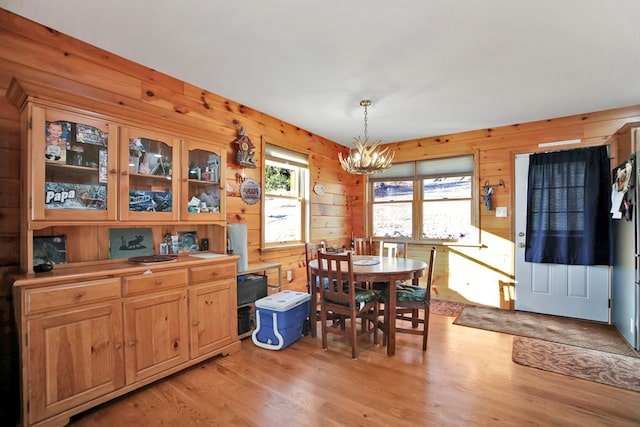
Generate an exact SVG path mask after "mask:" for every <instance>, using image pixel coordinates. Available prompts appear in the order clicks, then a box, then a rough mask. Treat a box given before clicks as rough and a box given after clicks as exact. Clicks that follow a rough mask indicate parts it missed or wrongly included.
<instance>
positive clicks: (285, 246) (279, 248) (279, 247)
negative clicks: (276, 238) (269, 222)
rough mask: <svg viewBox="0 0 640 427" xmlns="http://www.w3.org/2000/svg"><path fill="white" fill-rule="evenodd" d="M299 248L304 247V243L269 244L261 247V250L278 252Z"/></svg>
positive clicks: (263, 251)
mask: <svg viewBox="0 0 640 427" xmlns="http://www.w3.org/2000/svg"><path fill="white" fill-rule="evenodd" d="M298 248H301V249H304V243H291V244H282V245H274V246H267V247H264V248H260V252H262V253H266V252H278V251H286V250H289V249H298Z"/></svg>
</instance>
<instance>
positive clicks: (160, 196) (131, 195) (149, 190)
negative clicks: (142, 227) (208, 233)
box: [120, 128, 179, 221]
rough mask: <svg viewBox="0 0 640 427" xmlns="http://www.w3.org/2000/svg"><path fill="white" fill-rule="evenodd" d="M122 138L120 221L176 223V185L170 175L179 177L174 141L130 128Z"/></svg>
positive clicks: (170, 138)
mask: <svg viewBox="0 0 640 427" xmlns="http://www.w3.org/2000/svg"><path fill="white" fill-rule="evenodd" d="M122 136H123V137H122V141H121V143H120V201H121V209H120V219H123V220H141V221H155V220H176V219H177V218H178V209H177V204H176V200H175V198H177V197H178V196H177V195H178V185H177V182H176V181H175V180H174V179H173V175H174V173H179V164H178V161H177V159H178V154H179V152H178V151H177V150H178V148H177V147H178V141H177V140H176V139H175V138H173V137H171V136H168V135H164V134H160V133H156V132H152V131H147V130H143V129H134V128H125V129H124V130H123V132H122ZM176 168H178V170H176ZM178 176H179V175H178Z"/></svg>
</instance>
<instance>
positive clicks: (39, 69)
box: [0, 11, 640, 287]
mask: <svg viewBox="0 0 640 427" xmlns="http://www.w3.org/2000/svg"><path fill="white" fill-rule="evenodd" d="M0 28H1V30H0V46H2V48H0V84H1V85H2V86H3V87H6V86H7V85H8V83H9V81H10V78H11V77H18V78H22V79H26V80H33V81H36V82H39V83H41V84H44V85H46V86H49V87H52V88H55V89H52V90H57V89H62V90H64V91H67V92H72V93H73V92H75V93H76V94H77V93H80V94H82V95H83V96H84V97H85V104H84V105H82V106H81V107H82V108H85V109H88V110H91V109H95V110H99V111H104V112H105V113H106V114H115V113H117V112H120V113H121V114H123V115H125V116H127V117H130V118H131V120H132V121H135V122H139V121H141V120H143V117H147V116H148V115H149V114H152V115H154V116H155V117H157V120H156V121H154V122H153V123H150V126H161V125H162V124H165V126H167V127H169V129H167V130H168V131H171V132H173V133H175V134H182V133H185V134H187V135H192V136H193V137H194V138H198V139H203V140H205V141H207V140H211V141H215V142H220V143H223V144H226V145H225V146H226V147H228V149H229V154H228V168H227V171H226V173H227V183H228V184H229V185H230V186H231V193H230V194H228V195H227V212H226V217H227V219H228V220H229V221H231V222H241V223H246V224H247V225H248V227H249V230H250V236H251V238H250V240H251V243H250V261H252V262H254V261H255V262H257V261H259V260H264V259H273V258H271V257H273V255H272V254H273V253H274V252H270V251H267V252H263V251H262V250H261V248H260V238H261V231H260V230H261V205H260V204H259V203H258V204H256V205H253V206H249V205H246V204H244V203H243V202H242V201H241V200H240V199H239V197H238V193H237V191H238V185H239V182H238V180H237V176H241V175H243V174H244V176H245V177H252V178H255V179H257V180H258V181H261V179H262V178H261V176H262V171H261V168H256V169H255V170H242V169H240V168H238V167H237V165H235V162H234V152H233V149H234V148H235V147H234V146H233V144H232V141H233V140H234V139H235V137H236V135H237V129H236V126H235V125H234V124H233V120H234V119H236V120H237V121H238V122H239V125H241V126H243V127H244V129H245V131H246V132H247V134H248V135H249V137H250V138H251V140H252V141H253V143H254V144H255V145H256V152H257V153H258V154H259V155H261V153H260V150H261V148H260V147H261V142H262V139H263V138H264V139H265V140H267V141H269V142H270V143H273V144H276V145H281V146H283V147H285V148H289V149H293V150H296V151H300V152H305V153H308V154H309V160H310V165H309V169H310V179H311V183H312V184H316V183H320V184H322V185H324V187H325V189H326V193H325V194H324V195H322V196H318V195H315V194H311V195H310V203H311V205H310V210H311V229H310V230H309V231H310V234H311V239H313V240H316V241H317V240H320V239H326V240H328V241H330V242H332V243H333V244H336V245H346V244H348V242H349V240H350V238H351V235H352V233H354V234H357V235H364V234H366V230H365V226H366V200H365V198H364V183H365V182H366V178H365V177H361V176H351V175H348V174H345V173H344V172H343V171H342V170H341V169H340V167H339V165H338V160H337V153H338V152H339V151H342V152H345V153H346V152H347V148H346V147H341V146H339V145H337V144H335V143H334V142H332V141H328V140H326V139H324V138H321V137H319V136H318V135H314V134H312V133H310V132H308V131H306V130H304V129H301V128H298V127H296V126H295V125H294V124H289V123H287V122H284V121H282V120H279V119H276V118H274V117H270V116H267V115H265V114H264V113H262V112H260V111H256V110H253V109H251V108H249V107H247V106H244V105H241V104H238V103H236V102H234V101H232V100H228V99H225V98H222V97H220V96H218V95H215V94H213V93H210V92H207V91H205V90H203V89H201V88H198V87H196V86H193V85H191V84H189V83H188V82H181V81H179V80H177V79H174V78H172V77H170V76H167V75H164V74H162V73H158V72H157V71H155V70H152V69H149V68H147V67H145V66H144V65H142V64H135V63H132V62H130V61H128V60H126V59H124V58H121V57H118V56H116V55H112V54H110V53H109V52H105V51H103V50H101V49H99V48H97V47H94V46H90V45H88V44H86V43H83V42H82V41H80V40H76V39H73V38H71V37H68V36H66V35H64V34H61V33H58V32H55V31H51V30H50V29H47V28H45V27H43V26H41V25H38V24H35V23H33V22H30V21H28V20H25V19H22V18H20V17H17V16H15V15H13V14H11V13H8V12H6V11H0ZM74 99H76V100H77V99H78V98H77V95H73V96H70V97H69V98H68V101H72V100H74ZM630 120H640V106H631V107H626V108H619V109H614V110H607V111H601V112H593V113H585V114H579V115H575V116H570V117H562V118H550V119H549V120H540V121H536V122H531V123H520V124H513V125H509V126H501V127H497V128H493V129H478V130H473V131H469V132H461V133H457V134H450V135H440V136H433V137H425V138H419V139H415V140H410V141H400V142H394V143H391V147H392V149H393V150H395V151H396V161H398V162H401V161H410V160H415V159H426V158H437V157H445V156H455V155H464V154H470V153H477V154H478V162H479V168H478V170H477V171H476V180H477V181H476V182H477V183H479V185H481V184H482V183H484V181H486V180H489V181H490V182H491V184H493V185H494V197H493V205H494V206H508V208H509V216H508V217H507V218H495V212H494V211H490V212H487V211H483V209H484V203H483V202H482V200H479V203H478V209H479V217H480V219H481V224H482V231H483V235H484V236H495V237H493V238H494V239H495V241H492V242H491V245H492V247H491V248H490V250H491V251H492V252H494V251H495V253H496V254H497V255H495V257H500V256H501V255H500V254H503V255H504V257H506V258H509V257H510V256H511V254H512V252H513V249H512V247H510V246H509V243H510V241H511V240H512V239H511V237H510V233H511V227H512V221H513V217H512V209H511V205H512V199H513V187H514V185H513V183H512V180H513V156H514V154H515V153H521V152H535V151H539V150H540V149H539V148H538V147H537V145H538V144H539V143H541V142H547V141H554V140H563V139H573V138H583V139H584V142H583V144H581V146H587V145H598V144H602V143H605V141H606V140H607V138H608V137H609V136H610V135H611V134H612V133H614V132H615V131H616V130H617V129H618V128H619V127H620V126H622V124H624V123H625V122H627V121H630ZM9 129H12V130H9ZM16 130H17V113H16V112H15V110H14V109H13V107H10V106H8V105H7V103H6V102H5V101H2V102H0V132H1V134H0V136H2V137H3V142H2V143H3V144H5V145H4V146H2V147H1V148H8V149H9V151H12V150H13V145H12V144H14V143H9V145H8V146H6V143H5V141H6V138H10V139H11V140H15V135H16ZM9 134H10V136H9ZM575 147H576V146H572V148H575ZM16 149H17V147H16ZM12 155H13V157H15V154H9V156H12ZM16 173H17V171H13V170H12V171H8V172H6V175H7V177H6V178H7V179H13V180H14V181H13V182H15V180H16V179H18V177H17V176H13V175H14V174H16ZM0 179H2V178H0ZM499 179H502V180H503V181H504V182H505V188H504V189H503V188H498V187H496V186H495V185H496V182H494V181H499ZM12 191H13V190H12ZM479 193H480V194H482V191H481V189H480V191H479ZM486 239H489V237H486V238H485V240H486ZM500 241H505V242H507V243H504V247H503V248H502V249H499V248H497V246H499V243H497V242H500ZM303 252H304V250H303V249H302V248H297V249H295V248H294V249H291V250H287V251H284V252H282V251H276V252H275V253H277V254H278V255H277V258H276V259H279V260H280V262H282V264H283V271H286V269H287V267H290V269H293V270H295V271H294V275H296V276H297V275H298V270H299V269H300V268H302V269H303V268H304V267H300V266H299V264H300V257H301V256H302V257H303V255H304V253H303ZM446 253H448V252H446ZM444 256H445V257H446V255H444ZM495 257H494V258H495ZM294 266H295V268H294ZM489 267H490V266H489ZM463 273H464V272H463ZM507 273H509V272H507ZM478 280H480V279H477V278H475V277H471V278H470V280H469V285H468V286H470V287H473V286H474V285H475V284H476V283H477V282H478ZM294 281H295V280H294ZM465 286H467V285H465Z"/></svg>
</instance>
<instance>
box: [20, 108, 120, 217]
mask: <svg viewBox="0 0 640 427" xmlns="http://www.w3.org/2000/svg"><path fill="white" fill-rule="evenodd" d="M31 120H32V129H31V142H32V144H31V147H32V148H31V149H32V159H31V162H30V167H31V168H32V174H31V177H30V179H31V180H32V182H31V183H30V184H28V185H29V186H30V188H31V189H32V190H33V191H32V197H33V200H32V211H31V213H32V220H53V221H57V220H63V221H85V220H115V219H116V212H117V209H116V203H117V191H115V190H114V189H115V182H116V181H115V180H116V176H117V175H116V164H117V156H116V152H117V133H118V127H117V126H116V125H115V124H112V123H108V122H105V121H101V120H98V119H95V118H91V117H85V116H82V115H79V114H75V113H70V112H65V111H62V110H55V109H45V108H42V107H40V106H36V105H33V106H31Z"/></svg>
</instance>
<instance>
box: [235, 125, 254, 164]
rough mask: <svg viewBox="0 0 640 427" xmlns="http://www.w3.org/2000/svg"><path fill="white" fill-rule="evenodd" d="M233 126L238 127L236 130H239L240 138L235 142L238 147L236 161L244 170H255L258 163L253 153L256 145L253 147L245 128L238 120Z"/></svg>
mask: <svg viewBox="0 0 640 427" xmlns="http://www.w3.org/2000/svg"><path fill="white" fill-rule="evenodd" d="M233 124H234V125H235V126H236V129H238V137H237V138H236V139H235V140H234V141H233V143H234V144H236V145H237V146H238V148H237V150H238V151H237V153H236V161H237V162H238V164H239V165H240V167H242V168H255V167H256V161H255V159H254V157H255V153H254V152H253V149H254V148H255V145H253V143H252V142H251V140H250V139H249V137H248V136H247V133H246V132H245V131H244V128H243V127H242V126H240V123H239V122H238V121H237V120H235V119H234V120H233Z"/></svg>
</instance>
